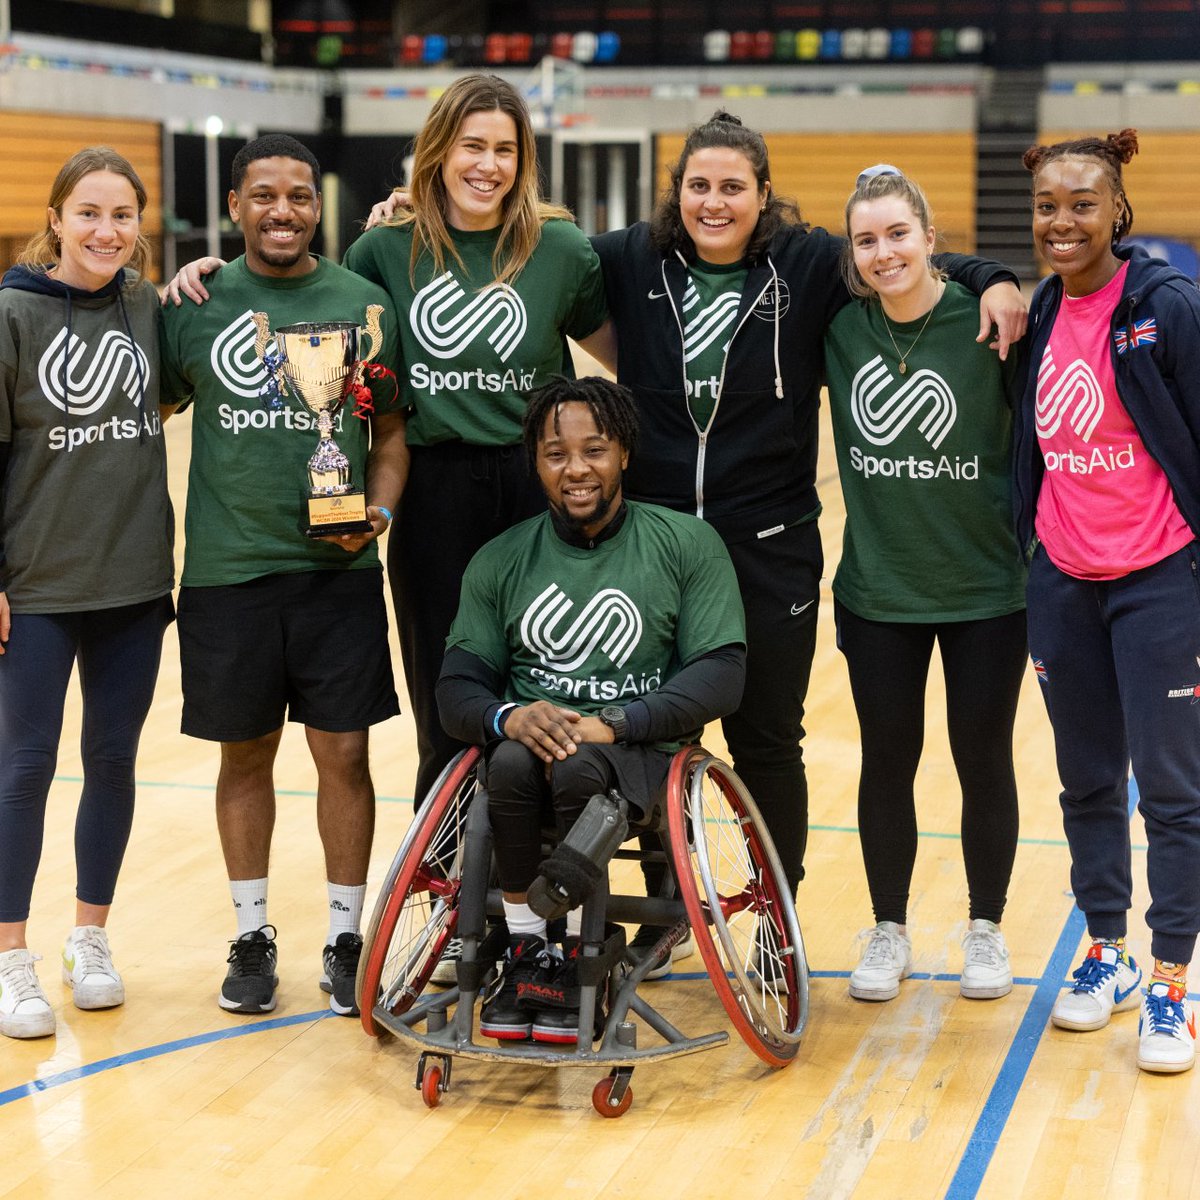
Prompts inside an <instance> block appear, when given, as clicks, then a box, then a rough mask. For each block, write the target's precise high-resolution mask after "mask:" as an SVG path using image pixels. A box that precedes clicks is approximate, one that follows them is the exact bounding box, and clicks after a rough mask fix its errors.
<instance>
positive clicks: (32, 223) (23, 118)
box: [0, 111, 162, 267]
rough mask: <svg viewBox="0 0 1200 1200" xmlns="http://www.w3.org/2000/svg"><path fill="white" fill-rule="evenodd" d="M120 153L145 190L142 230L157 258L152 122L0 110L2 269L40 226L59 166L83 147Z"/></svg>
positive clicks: (156, 156) (157, 158)
mask: <svg viewBox="0 0 1200 1200" xmlns="http://www.w3.org/2000/svg"><path fill="white" fill-rule="evenodd" d="M97 145H105V146H112V147H113V149H115V150H117V151H119V152H120V153H121V154H123V155H125V157H126V158H128V159H129V161H130V162H131V163H132V164H133V166H134V169H135V170H136V171H137V173H138V175H139V176H140V177H141V180H142V182H143V183H144V184H145V186H146V194H147V203H146V211H145V214H144V215H143V218H142V232H143V233H145V234H146V236H147V237H148V238H150V241H151V244H152V245H153V246H154V248H155V257H157V256H158V250H159V245H160V241H159V239H160V235H161V233H162V132H161V127H160V126H159V124H158V123H157V122H156V121H126V120H118V119H110V118H107V117H82V116H61V115H54V114H50V113H31V112H15V111H0V162H3V164H4V187H3V188H0V260H2V261H3V265H4V266H5V267H7V266H8V265H9V263H11V261H12V258H13V257H14V255H15V254H16V251H17V250H18V249H19V248H20V247H21V245H22V244H23V243H24V242H25V241H26V240H27V239H28V238H29V237H31V236H32V235H33V234H35V233H37V232H38V231H39V230H40V229H41V228H42V227H43V225H44V223H45V219H46V198H47V197H48V196H49V194H50V186H51V184H52V183H53V182H54V177H55V176H56V175H57V174H58V171H59V168H60V167H61V166H62V165H63V163H64V162H66V161H67V159H68V158H70V157H71V155H72V154H74V153H75V152H76V151H77V150H80V149H82V148H83V147H84V146H97Z"/></svg>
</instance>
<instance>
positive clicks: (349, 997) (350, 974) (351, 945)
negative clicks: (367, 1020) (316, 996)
mask: <svg viewBox="0 0 1200 1200" xmlns="http://www.w3.org/2000/svg"><path fill="white" fill-rule="evenodd" d="M362 948H363V940H362V934H361V933H339V934H338V935H337V940H336V941H335V942H334V943H333V945H332V946H326V947H325V949H324V950H323V951H322V952H321V962H322V963H323V965H324V967H325V973H324V975H322V976H321V991H323V992H328V993H329V1007H330V1009H331V1010H332V1011H333V1012H335V1013H337V1014H338V1016H339V1017H357V1016H358V1003H357V1001H356V1000H355V998H354V984H355V981H356V980H357V978H358V960H359V958H361V957H362Z"/></svg>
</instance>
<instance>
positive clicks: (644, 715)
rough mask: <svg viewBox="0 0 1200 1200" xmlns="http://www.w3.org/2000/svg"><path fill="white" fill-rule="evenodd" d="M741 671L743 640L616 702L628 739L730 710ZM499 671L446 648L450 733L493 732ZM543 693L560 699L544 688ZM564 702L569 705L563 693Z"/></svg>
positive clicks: (483, 737) (483, 738)
mask: <svg viewBox="0 0 1200 1200" xmlns="http://www.w3.org/2000/svg"><path fill="white" fill-rule="evenodd" d="M745 677H746V651H745V648H744V647H742V646H736V645H729V646H721V647H719V648H718V649H716V650H711V651H709V653H707V654H702V655H701V656H700V657H699V658H697V659H695V660H693V661H692V662H690V663H688V665H687V666H686V667H684V668H683V669H682V670H680V671H678V672H677V673H676V674H675V675H673V676H672V677H671V678H670V679H669V680H667V682H666V683H665V684H663V686H662V687H661V688H659V689H658V690H657V691H653V692H647V693H646V694H645V695H644V696H639V697H638V698H637V699H636V700H631V701H630V702H629V703H628V704H625V705H622V706H621V707H622V708H623V709H624V711H625V719H626V721H628V723H629V732H628V736H627V738H626V741H627V742H628V743H629V744H630V745H639V744H642V743H646V742H662V741H672V740H674V739H676V738H680V737H683V736H685V735H687V734H689V733H691V732H692V731H693V730H696V729H702V728H703V727H704V726H705V725H707V724H708V723H709V722H710V721H715V720H716V719H717V718H718V717H723V716H725V715H726V714H728V713H731V712H733V711H734V710H735V709H736V708H737V706H738V705H739V704H740V703H741V699H742V685H743V683H744V682H745ZM503 687H504V680H503V678H502V677H501V675H500V672H499V671H496V670H495V669H494V668H492V667H490V666H488V664H487V663H485V662H484V661H483V660H482V659H481V658H479V657H478V655H475V654H472V653H470V651H467V650H463V649H460V648H453V649H450V650H448V651H447V652H446V658H445V661H444V662H443V664H442V673H441V676H440V677H439V679H438V683H437V702H438V711H439V713H440V714H441V718H442V725H443V726H444V728H445V730H446V732H447V733H448V734H450V736H451V737H455V738H458V739H459V740H460V741H463V742H469V743H471V744H472V745H482V744H484V743H486V742H489V741H492V740H493V739H494V738H495V736H496V733H495V730H494V728H493V724H492V723H493V721H494V720H495V718H496V713H497V712H498V711H499V710H500V707H501V705H502V704H503V703H504V701H503V700H502V699H501V696H502V693H503ZM546 699H547V700H550V701H556V700H558V699H559V697H557V696H556V695H555V694H554V693H552V692H548V693H547V694H546ZM563 707H565V708H570V701H569V699H567V700H566V701H565V703H564V704H563Z"/></svg>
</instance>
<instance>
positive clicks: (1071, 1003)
mask: <svg viewBox="0 0 1200 1200" xmlns="http://www.w3.org/2000/svg"><path fill="white" fill-rule="evenodd" d="M1072 978H1073V979H1074V980H1075V986H1074V987H1072V988H1071V990H1070V991H1067V992H1063V993H1062V994H1061V995H1060V996H1059V997H1058V999H1057V1000H1056V1001H1055V1003H1054V1009H1053V1011H1052V1012H1051V1013H1050V1020H1051V1021H1052V1022H1053V1023H1054V1024H1055V1025H1057V1026H1058V1027H1059V1029H1077V1030H1080V1031H1082V1032H1085V1033H1086V1032H1088V1031H1090V1030H1093V1029H1103V1028H1104V1027H1105V1025H1107V1024H1108V1019H1109V1017H1111V1016H1112V1014H1113V1013H1114V1012H1125V1011H1126V1010H1127V1009H1131V1008H1137V1006H1138V1002H1139V1000H1140V996H1139V995H1138V987H1139V986H1140V985H1141V982H1142V969H1141V967H1139V966H1138V965H1137V963H1136V962H1134V961H1133V958H1132V957H1131V956H1130V955H1129V954H1128V953H1127V952H1126V951H1124V950H1118V948H1117V947H1116V946H1114V945H1113V944H1112V943H1111V942H1093V943H1092V948H1091V949H1090V950H1089V951H1088V952H1087V957H1086V958H1085V959H1084V960H1083V962H1082V963H1081V964H1080V966H1079V968H1078V969H1077V970H1076V971H1075V972H1074V973H1073V975H1072Z"/></svg>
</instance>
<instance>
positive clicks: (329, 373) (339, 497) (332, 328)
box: [254, 304, 383, 538]
mask: <svg viewBox="0 0 1200 1200" xmlns="http://www.w3.org/2000/svg"><path fill="white" fill-rule="evenodd" d="M382 313H383V308H382V306H381V305H378V304H369V305H368V306H367V326H366V331H365V332H366V333H367V334H368V335H369V336H370V339H371V348H370V350H369V352H367V353H360V349H361V337H362V334H363V332H364V331H363V330H362V329H361V328H360V327H359V326H358V325H356V324H355V323H354V322H353V321H314V322H305V323H303V324H299V325H282V326H280V327H279V328H278V329H276V330H275V332H274V334H272V332H271V328H270V318H269V317H268V316H267V314H266V313H263V312H256V313H254V324H255V327H256V328H257V330H258V333H257V336H256V338H255V350H256V351H257V352H258V355H259V357H260V358H261V359H262V360H263V363H264V365H265V366H266V368H267V384H266V386H265V387H264V389H263V390H264V392H265V393H267V394H270V395H272V396H275V395H280V396H283V395H292V396H295V397H296V398H297V399H298V400H299V401H300V402H301V403H302V404H303V405H304V406H305V407H306V408H307V409H308V410H309V411H310V412H311V413H312V414H313V415H314V416H315V417H316V418H317V430H318V434H319V439H320V440H319V441H318V442H317V448H316V451H315V452H314V453H313V456H312V457H311V458H310V459H309V460H308V483H309V489H308V526H307V528H306V529H305V533H306V534H307V535H308V536H309V537H311V538H319V537H328V536H330V535H341V534H345V533H368V532H370V530H371V522H370V521H369V520H368V519H367V503H366V495H365V493H364V492H363V490H362V488H355V487H353V486H352V484H351V480H350V460H349V459H348V458H347V457H346V455H345V454H344V453H343V451H342V450H341V449H340V448H339V447H338V444H337V443H336V442H335V441H334V440H333V419H334V417H335V416H336V415H337V414H338V412H339V411H340V410H341V408H342V405H343V404H345V402H346V399H347V397H348V396H349V395H350V393H351V389H352V388H354V387H355V386H356V385H359V384H360V383H361V379H362V370H363V364H364V363H368V362H370V361H371V360H372V359H373V358H374V357H375V356H376V355H377V354H378V353H379V351H380V349H381V348H382V346H383V334H382V332H381V330H380V326H379V318H380V316H381V315H382ZM272 337H274V339H275V345H276V353H274V354H272V353H271V352H270V351H269V349H268V348H269V346H270V344H271V339H272Z"/></svg>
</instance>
